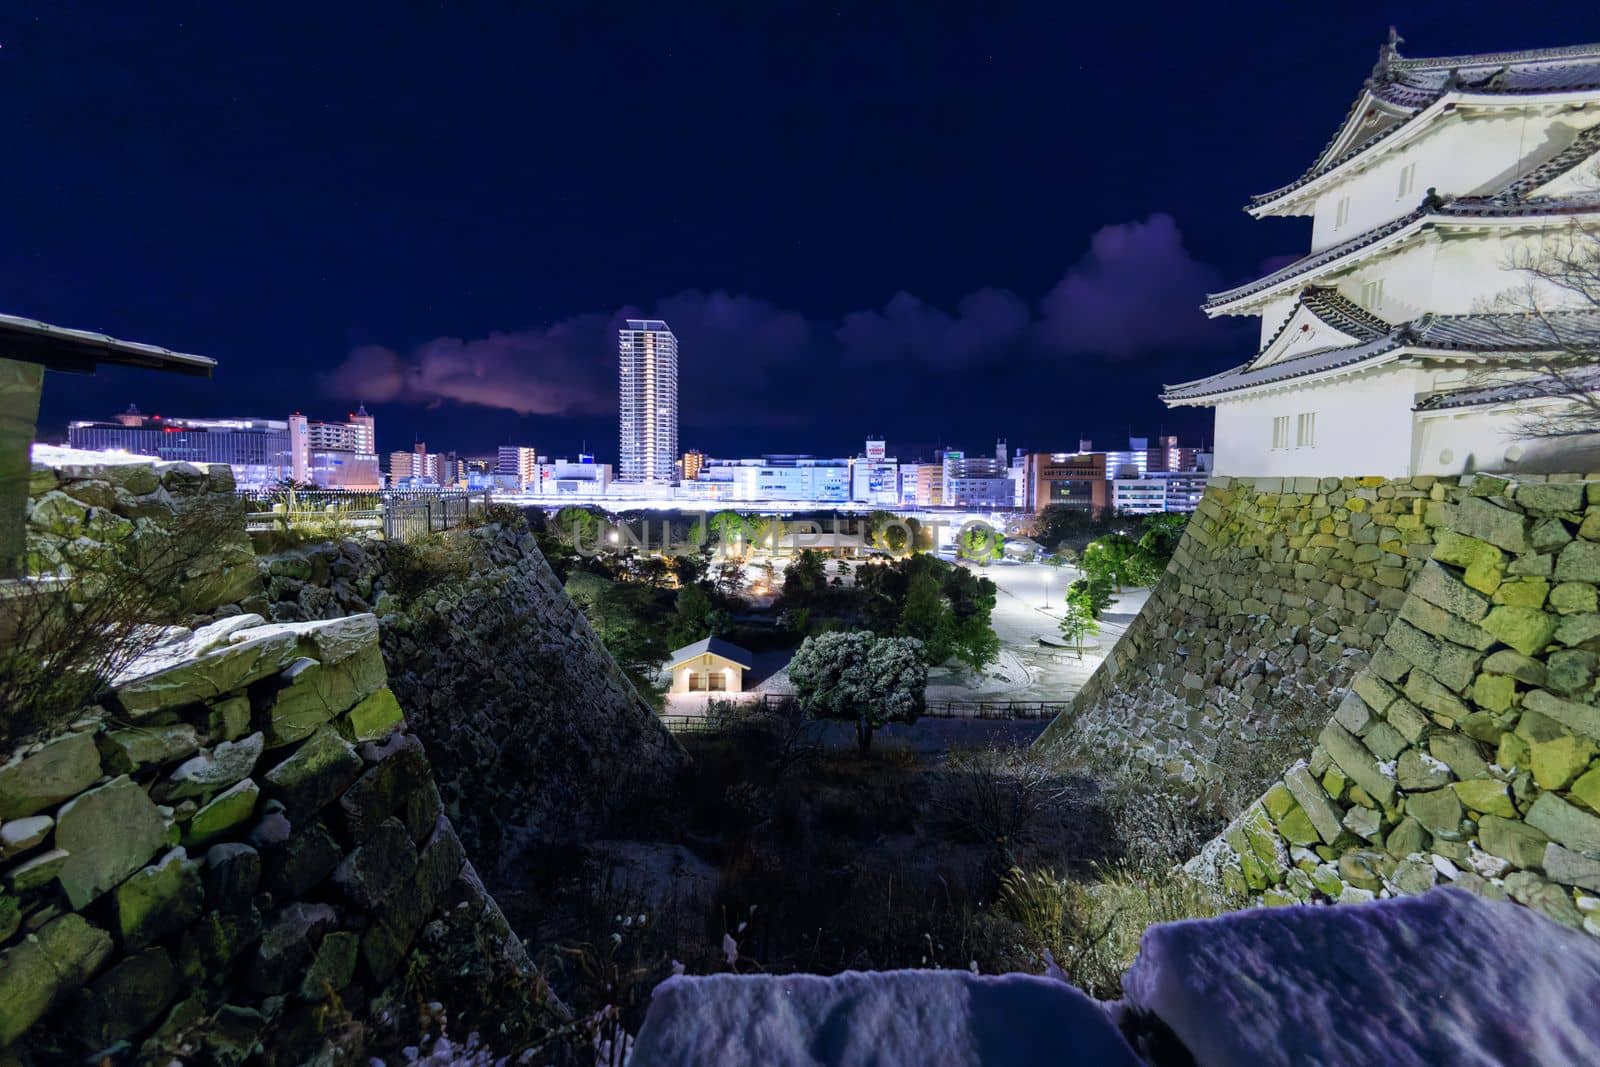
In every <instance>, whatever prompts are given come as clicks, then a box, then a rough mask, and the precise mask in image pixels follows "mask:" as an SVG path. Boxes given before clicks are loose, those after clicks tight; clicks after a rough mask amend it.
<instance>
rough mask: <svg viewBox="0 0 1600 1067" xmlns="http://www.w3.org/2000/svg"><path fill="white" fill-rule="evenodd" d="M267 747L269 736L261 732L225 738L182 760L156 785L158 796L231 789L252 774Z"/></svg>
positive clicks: (179, 796) (178, 797)
mask: <svg viewBox="0 0 1600 1067" xmlns="http://www.w3.org/2000/svg"><path fill="white" fill-rule="evenodd" d="M265 749H266V738H265V736H264V735H263V734H261V733H253V734H251V735H250V736H249V737H246V738H245V739H243V740H242V741H223V742H221V743H219V744H217V745H216V746H215V747H213V748H212V749H211V750H210V751H207V752H202V753H200V754H199V755H197V756H195V757H193V758H192V759H189V760H186V761H185V762H184V763H182V764H180V765H179V766H178V768H177V769H176V770H174V771H173V772H172V773H171V774H170V775H168V776H167V778H166V780H165V781H163V782H162V783H161V784H160V785H158V786H157V787H156V789H155V795H156V798H157V799H159V800H161V801H162V802H168V801H174V800H183V799H185V798H187V797H205V796H209V795H211V794H213V793H216V792H218V791H220V790H223V789H227V788H228V787H229V786H231V785H234V784H235V783H237V782H239V781H242V780H243V779H245V778H247V777H249V776H250V772H251V771H253V770H255V766H256V761H257V760H259V759H260V758H261V753H262V752H263V751H264V750H265Z"/></svg>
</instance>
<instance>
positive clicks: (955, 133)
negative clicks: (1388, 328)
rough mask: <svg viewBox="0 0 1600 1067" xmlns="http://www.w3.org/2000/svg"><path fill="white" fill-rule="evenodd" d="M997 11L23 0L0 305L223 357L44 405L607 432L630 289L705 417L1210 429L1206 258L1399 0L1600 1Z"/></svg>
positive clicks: (779, 425) (776, 436)
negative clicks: (1198, 394) (357, 410)
mask: <svg viewBox="0 0 1600 1067" xmlns="http://www.w3.org/2000/svg"><path fill="white" fill-rule="evenodd" d="M136 6H137V7H146V6H148V7H151V8H153V9H156V10H157V12H158V13H154V14H148V13H140V14H129V13H127V9H130V8H133V7H136ZM983 6H984V9H985V10H984V11H982V12H981V13H980V12H979V11H978V10H977V5H970V6H969V5H954V4H951V5H938V4H929V3H908V4H889V3H878V4H871V5H867V4H851V5H832V6H826V7H825V6H822V5H813V4H794V3H779V2H769V3H762V4H747V3H728V4H717V5H689V4H659V3H651V4H639V5H629V4H621V3H612V4H572V5H533V4H506V5H503V6H501V5H492V4H487V3H477V4H450V5H430V6H424V5H421V4H383V5H376V4H374V5H372V6H371V7H370V8H368V9H367V10H365V11H362V12H354V13H352V12H350V11H343V12H340V11H334V12H332V13H330V10H329V9H335V8H354V7H356V5H342V4H341V5H326V4H325V5H315V6H313V5H301V4H275V5H235V4H216V3H210V4H193V5H190V4H153V5H125V4H80V3H60V2H52V3H49V4H42V3H37V4H29V3H23V4H13V5H9V6H8V10H7V11H6V12H5V13H0V99H3V100H4V101H5V105H4V107H3V108H0V143H3V144H4V145H5V146H6V166H5V177H6V182H5V188H6V193H7V195H6V196H5V198H4V199H5V207H4V209H3V210H0V310H3V311H6V312H10V313H13V314H20V315H26V316H30V317H34V318H40V319H44V320H46V321H48V322H54V323H58V324H62V325H71V326H81V327H86V328H92V329H98V330H104V331H106V332H108V333H112V334H115V335H118V336H122V337H128V338H131V339H136V340H142V341H149V342H153V343H157V344H162V345H166V346H168V347H172V348H177V349H182V350H187V351H193V352H199V353H202V354H205V355H209V356H212V357H214V358H216V359H217V360H218V361H219V362H220V364H221V366H220V368H219V370H218V372H217V374H216V376H215V378H214V379H212V380H211V381H209V382H198V381H180V380H177V379H172V378H167V377H165V376H161V375H155V374H150V373H148V372H133V371H102V372H101V373H100V374H99V375H97V376H94V377H78V376H66V375H57V376H52V379H51V380H50V381H49V382H48V383H47V386H46V392H45V402H44V407H45V410H44V412H43V415H42V419H41V423H42V425H41V430H42V432H44V433H45V434H47V435H59V434H60V433H62V432H63V428H64V425H65V422H66V420H67V419H69V418H75V417H94V416H103V415H106V414H109V413H111V412H113V411H117V410H120V409H121V408H123V407H125V406H126V405H127V404H128V403H129V402H137V403H138V404H139V405H140V406H141V407H142V408H144V409H145V410H146V411H162V412H165V413H172V414H191V415H205V414H217V415H222V414H251V415H260V416H276V417H281V416H283V415H285V414H287V413H288V412H289V411H290V410H303V411H305V412H307V413H308V414H311V415H312V416H313V417H318V416H324V417H333V416H336V415H339V414H341V413H343V412H344V411H346V410H348V409H349V408H350V407H352V406H353V405H354V403H355V402H356V401H359V400H365V401H366V402H367V404H368V407H369V408H371V409H372V410H373V412H374V413H375V414H376V415H377V416H378V419H379V422H378V429H379V446H380V448H381V449H383V450H385V451H387V450H389V449H391V448H399V447H405V446H407V445H409V443H410V442H411V441H412V439H413V436H414V435H420V436H421V437H423V438H424V439H425V440H427V441H428V443H429V444H430V445H431V446H433V447H435V448H439V449H446V448H455V449H457V450H461V451H468V452H471V451H479V450H489V449H492V448H493V447H494V446H496V445H498V444H501V443H507V442H518V443H532V444H536V445H537V446H538V447H539V448H540V449H541V450H542V451H546V452H550V453H553V454H557V455H559V454H564V453H571V452H576V451H577V448H578V446H579V443H580V441H582V440H587V441H588V443H589V445H590V447H591V448H592V449H593V450H595V451H596V452H598V453H599V454H600V456H601V458H602V459H608V458H612V457H613V456H614V454H615V452H616V416H615V388H616V384H615V383H616V347H615V345H616V342H615V336H614V333H613V332H612V329H613V327H614V324H615V322H616V320H617V319H618V318H620V317H622V316H624V315H626V314H637V313H647V314H651V315H662V316H664V317H666V318H667V319H668V320H669V321H670V322H672V324H673V325H674V327H675V328H676V329H677V332H678V333H679V336H680V338H681V340H682V345H683V354H682V380H681V394H682V395H681V403H682V408H683V425H682V428H681V434H680V435H681V439H682V443H683V445H684V446H685V447H693V446H699V447H701V448H704V449H706V450H707V451H709V452H712V453H714V454H719V455H730V454H752V453H756V452H760V451H801V450H803V451H814V452H819V453H829V454H840V453H843V452H844V451H846V450H850V449H854V448H856V447H858V445H859V441H860V439H861V438H862V437H863V436H864V435H865V434H866V433H867V432H869V431H874V432H877V433H882V434H886V435H887V436H888V437H889V439H890V442H891V447H892V448H893V449H894V450H896V451H899V452H900V453H901V454H902V455H903V456H905V455H909V454H914V453H915V452H917V451H918V450H921V449H926V448H930V447H932V446H934V445H937V444H939V443H942V442H943V443H949V444H952V445H955V446H965V447H967V448H969V449H974V450H977V449H983V448H987V447H988V446H989V444H990V443H991V442H992V439H993V438H994V436H995V435H997V434H1000V433H1004V434H1006V435H1007V436H1008V437H1009V438H1010V440H1011V442H1012V443H1013V444H1014V445H1026V446H1028V447H1031V448H1037V449H1055V448H1061V447H1064V446H1070V445H1071V444H1073V443H1074V442H1076V440H1077V439H1078V437H1079V435H1080V433H1082V434H1087V435H1090V436H1093V437H1095V438H1097V439H1099V440H1100V441H1101V442H1102V443H1106V444H1109V443H1110V441H1111V439H1113V438H1115V437H1120V436H1122V435H1123V434H1125V433H1126V430H1127V429H1128V428H1129V427H1130V426H1131V427H1132V428H1133V430H1134V431H1135V432H1150V433H1154V432H1155V431H1156V430H1157V429H1158V428H1159V427H1160V426H1162V425H1165V426H1166V427H1167V428H1169V430H1176V431H1180V432H1182V433H1184V434H1185V436H1190V437H1199V436H1202V435H1205V434H1207V433H1208V432H1209V419H1208V418H1205V417H1202V416H1199V415H1197V414H1195V413H1194V412H1192V411H1180V412H1175V413H1166V412H1163V410H1162V408H1161V406H1160V404H1159V402H1158V401H1156V399H1155V392H1156V390H1157V389H1158V388H1159V386H1160V384H1161V383H1162V382H1163V381H1177V380H1183V379H1185V378H1190V377H1196V376H1199V375H1201V374H1205V373H1210V372H1212V371H1214V370H1218V369H1221V368H1222V367H1224V366H1227V365H1230V364H1231V363H1233V362H1237V361H1238V360H1239V359H1241V358H1243V357H1244V356H1246V355H1247V354H1248V352H1249V351H1250V350H1251V349H1252V348H1253V345H1254V340H1255V337H1254V333H1253V329H1252V328H1251V327H1249V326H1242V325H1241V324H1240V322H1239V321H1238V320H1228V321H1225V322H1223V323H1220V324H1219V323H1208V322H1207V321H1206V320H1205V319H1204V317H1203V316H1202V315H1201V314H1200V313H1199V311H1198V310H1197V309H1196V305H1197V304H1198V303H1199V301H1200V299H1201V298H1202V295H1203V290H1204V289H1205V288H1206V287H1208V286H1212V287H1216V286H1220V285H1223V284H1226V283H1231V282H1235V281H1240V280H1243V279H1245V278H1247V277H1249V276H1251V275H1253V274H1255V273H1257V272H1258V271H1259V269H1260V266H1261V264H1262V262H1263V261H1264V260H1267V259H1269V258H1272V257H1277V256H1282V255H1284V254H1289V253H1297V252H1300V251H1303V250H1304V249H1305V248H1306V246H1307V244H1308V240H1309V223H1308V222H1307V221H1306V220H1267V221H1262V222H1253V221H1251V220H1250V219H1249V218H1248V217H1247V216H1245V215H1244V214H1243V213H1242V211H1241V210H1240V207H1241V205H1242V204H1243V203H1244V201H1245V200H1246V198H1247V197H1248V196H1250V195H1251V194H1254V193H1258V192H1262V191H1265V190H1267V189H1270V188H1273V187H1275V186H1277V185H1279V184H1282V183H1283V182H1286V181H1288V180H1290V179H1291V178H1293V177H1294V176H1295V175H1297V174H1298V173H1299V172H1300V171H1301V170H1303V169H1304V168H1305V167H1306V166H1307V165H1308V164H1309V163H1310V162H1311V160H1312V159H1313V158H1314V156H1315V155H1316V153H1317V152H1318V151H1319V149H1320V148H1321V147H1322V145H1323V144H1324V143H1325V142H1326V141H1327V139H1328V138H1329V137H1330V136H1331V135H1332V134H1333V132H1334V131H1335V129H1336V128H1337V126H1338V124H1339V122H1340V120H1341V119H1342V118H1343V116H1344V113H1345V110H1346V109H1347V108H1348V106H1349V104H1350V102H1351V101H1352V100H1353V99H1354V97H1355V95H1356V93H1357V92H1358V91H1359V89H1360V86H1361V81H1362V79H1363V78H1364V77H1365V76H1366V74H1367V73H1368V71H1369V70H1370V69H1371V66H1372V63H1373V61H1374V59H1375V58H1376V55H1377V49H1378V45H1379V43H1380V42H1381V41H1382V40H1383V38H1384V34H1385V32H1386V28H1387V27H1388V25H1389V24H1390V23H1398V24H1399V27H1400V29H1401V32H1402V33H1403V34H1404V36H1405V37H1406V40H1407V43H1406V44H1405V45H1404V47H1403V48H1402V52H1403V53H1405V54H1408V55H1443V54H1448V53H1455V52H1467V51H1490V50H1496V49H1502V48H1520V47H1535V46H1544V45H1561V44H1573V43H1578V42H1581V41H1586V40H1592V39H1596V38H1600V9H1596V8H1594V7H1593V6H1592V5H1588V4H1577V3H1573V4H1564V5H1559V6H1557V5H1550V6H1548V7H1543V8H1541V9H1540V11H1539V17H1538V18H1536V19H1535V18H1530V17H1529V13H1530V8H1529V7H1528V6H1527V5H1519V4H1508V3H1505V2H1504V0H1499V2H1496V3H1461V2H1456V3H1433V4H1421V3H1415V4H1408V5H1400V4H1363V3H1336V4H1309V3H1307V4H1299V5H1285V4H1282V3H1272V4H1253V3H1233V4H1189V3H1184V4H1173V5H1170V7H1166V8H1164V7H1163V6H1161V5H1157V4H1149V3H1146V4H1112V5H1083V6H1075V5H1063V4H1060V3H1058V2H1051V3H1037V4H1032V3H1013V4H999V5H983ZM536 8H550V9H557V8H559V9H560V13H554V14H552V13H546V12H540V11H536V10H535V9H536ZM691 9H697V10H698V13H694V12H693V11H692V10H691Z"/></svg>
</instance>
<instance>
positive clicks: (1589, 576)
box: [1555, 541, 1600, 585]
mask: <svg viewBox="0 0 1600 1067" xmlns="http://www.w3.org/2000/svg"><path fill="white" fill-rule="evenodd" d="M1555 579H1556V581H1558V582H1586V583H1588V584H1589V585H1596V584H1600V542H1595V541H1574V542H1572V543H1571V544H1569V545H1567V547H1565V548H1563V549H1562V550H1561V554H1560V555H1558V556H1557V557H1556V570H1555Z"/></svg>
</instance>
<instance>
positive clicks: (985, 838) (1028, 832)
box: [934, 746, 1071, 884]
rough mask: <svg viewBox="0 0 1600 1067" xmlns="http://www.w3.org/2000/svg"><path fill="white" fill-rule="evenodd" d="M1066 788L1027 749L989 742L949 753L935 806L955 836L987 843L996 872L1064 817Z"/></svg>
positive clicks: (1066, 784) (1064, 780) (994, 874)
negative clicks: (1049, 825)
mask: <svg viewBox="0 0 1600 1067" xmlns="http://www.w3.org/2000/svg"><path fill="white" fill-rule="evenodd" d="M1070 792H1071V786H1070V783H1069V780H1068V779H1067V778H1065V777H1064V776H1062V775H1061V774H1059V773H1057V772H1056V771H1054V770H1052V769H1050V768H1049V767H1047V766H1046V765H1045V764H1044V763H1042V762H1041V761H1039V760H1038V759H1037V758H1035V757H1034V756H1033V755H1032V754H1031V753H1030V752H1028V751H1027V750H1026V749H1016V748H1001V747H998V746H991V747H988V748H979V749H969V750H965V751H957V752H955V753H952V754H951V756H950V759H949V761H948V763H947V764H946V771H945V774H944V776H943V779H942V780H941V782H940V785H939V788H938V789H937V790H936V791H935V793H934V810H935V812H936V813H937V814H938V816H939V817H940V820H941V821H942V822H943V823H944V825H945V826H947V827H948V828H949V829H950V831H951V833H952V834H953V836H955V837H956V839H957V840H962V841H969V842H973V843H975V844H980V845H983V846H985V848H986V850H987V853H988V859H987V863H988V866H989V867H990V869H991V877H998V876H999V874H1000V872H1001V871H1004V870H1005V869H1006V868H1007V867H1010V866H1012V865H1014V864H1015V863H1017V862H1018V859H1019V853H1020V850H1021V849H1023V848H1024V847H1026V846H1027V845H1029V844H1032V843H1033V842H1034V841H1035V840H1036V838H1037V836H1038V834H1039V832H1040V831H1041V830H1042V829H1044V828H1045V826H1046V825H1048V824H1051V823H1054V822H1055V821H1057V820H1059V819H1061V818H1062V817H1063V816H1064V813H1065V806H1066V803H1065V802H1066V800H1067V798H1068V795H1069V793H1070ZM991 884H992V883H991Z"/></svg>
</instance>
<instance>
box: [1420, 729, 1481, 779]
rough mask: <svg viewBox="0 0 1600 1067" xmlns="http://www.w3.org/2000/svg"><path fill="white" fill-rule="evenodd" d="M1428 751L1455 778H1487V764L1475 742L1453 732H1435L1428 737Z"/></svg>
mask: <svg viewBox="0 0 1600 1067" xmlns="http://www.w3.org/2000/svg"><path fill="white" fill-rule="evenodd" d="M1428 752H1429V753H1430V754H1431V755H1432V756H1433V757H1434V758H1435V759H1437V760H1439V761H1441V762H1442V763H1444V764H1445V766H1447V767H1449V768H1450V771H1451V773H1453V774H1454V775H1455V776H1456V777H1457V778H1461V779H1468V778H1487V777H1489V765H1488V763H1486V762H1485V761H1484V758H1483V754H1482V753H1481V752H1480V751H1479V748H1478V744H1477V742H1475V741H1473V740H1472V739H1471V738H1469V737H1463V736H1462V735H1461V734H1455V733H1436V734H1434V735H1433V736H1432V737H1430V738H1428Z"/></svg>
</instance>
